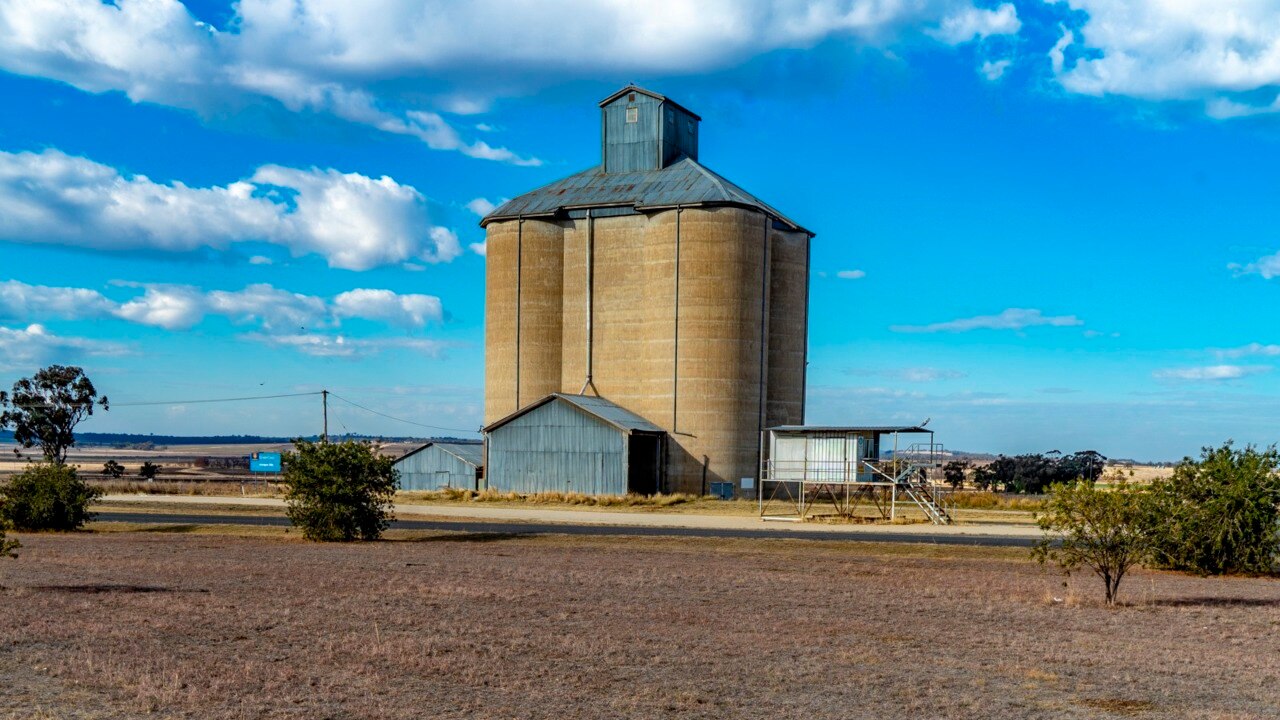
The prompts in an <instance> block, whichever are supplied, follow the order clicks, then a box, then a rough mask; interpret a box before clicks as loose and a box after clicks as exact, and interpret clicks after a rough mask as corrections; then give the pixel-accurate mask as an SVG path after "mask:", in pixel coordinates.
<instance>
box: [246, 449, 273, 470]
mask: <svg viewBox="0 0 1280 720" xmlns="http://www.w3.org/2000/svg"><path fill="white" fill-rule="evenodd" d="M249 472H260V473H278V472H280V453H278V452H256V453H254V454H252V455H250V456H249Z"/></svg>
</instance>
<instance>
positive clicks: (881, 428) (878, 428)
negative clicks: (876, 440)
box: [768, 425, 933, 435]
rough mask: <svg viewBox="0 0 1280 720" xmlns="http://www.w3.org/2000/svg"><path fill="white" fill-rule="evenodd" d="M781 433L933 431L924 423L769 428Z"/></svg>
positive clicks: (881, 433)
mask: <svg viewBox="0 0 1280 720" xmlns="http://www.w3.org/2000/svg"><path fill="white" fill-rule="evenodd" d="M768 429H769V430H770V431H772V432H780V433H797V434H802V433H850V434H854V433H863V434H870V433H876V434H879V435H890V434H892V433H928V434H930V435H932V434H933V431H932V430H930V429H928V428H926V427H925V426H923V425H778V426H776V427H771V428H768Z"/></svg>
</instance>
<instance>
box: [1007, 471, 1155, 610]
mask: <svg viewBox="0 0 1280 720" xmlns="http://www.w3.org/2000/svg"><path fill="white" fill-rule="evenodd" d="M1149 517H1150V515H1149V511H1148V502H1147V498H1146V497H1145V496H1144V494H1143V492H1142V490H1140V489H1138V488H1135V487H1133V486H1131V485H1128V484H1127V483H1125V482H1123V481H1121V482H1120V483H1119V484H1117V485H1116V486H1115V487H1114V488H1112V489H1110V490H1104V489H1102V488H1100V487H1098V486H1097V485H1096V484H1094V483H1092V482H1089V481H1087V480H1080V481H1077V482H1074V483H1067V484H1056V485H1053V486H1052V487H1051V488H1050V491H1049V499H1048V500H1047V501H1046V503H1045V511H1044V512H1043V513H1041V514H1039V515H1037V517H1036V520H1037V522H1039V524H1040V529H1041V530H1042V531H1044V536H1043V537H1042V538H1041V540H1040V541H1039V542H1038V543H1037V544H1036V546H1035V548H1034V549H1033V550H1032V557H1034V558H1035V559H1036V560H1039V561H1040V562H1041V563H1044V562H1048V561H1054V562H1057V563H1058V564H1059V565H1061V566H1062V568H1063V569H1064V570H1066V571H1067V572H1071V571H1072V570H1074V569H1076V568H1078V567H1081V566H1084V567H1087V568H1089V569H1090V570H1092V571H1093V572H1094V573H1095V574H1097V576H1098V577H1099V578H1101V579H1102V582H1103V584H1104V585H1105V586H1106V602H1107V604H1108V605H1112V604H1114V603H1115V601H1116V595H1117V593H1118V592H1119V591H1120V581H1121V580H1123V579H1124V576H1125V574H1126V573H1127V572H1129V568H1131V567H1132V566H1134V565H1136V564H1138V563H1139V562H1141V561H1142V559H1143V557H1145V556H1146V554H1147V552H1148V549H1149V547H1150V543H1149V539H1148V531H1147V522H1148V518H1149Z"/></svg>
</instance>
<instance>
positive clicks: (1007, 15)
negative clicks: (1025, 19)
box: [928, 3, 1022, 45]
mask: <svg viewBox="0 0 1280 720" xmlns="http://www.w3.org/2000/svg"><path fill="white" fill-rule="evenodd" d="M1021 29H1022V23H1021V22H1020V21H1019V20H1018V11H1017V10H1015V9H1014V7H1013V4H1012V3H1004V4H1003V5H1001V6H999V7H997V8H996V9H994V10H984V9H982V8H976V7H967V8H963V9H961V10H959V11H957V12H955V13H954V14H952V15H949V16H947V17H946V18H943V20H942V23H941V24H939V25H938V27H937V28H934V29H931V30H929V31H928V32H929V34H930V35H932V36H934V37H936V38H938V39H939V40H941V41H943V42H945V43H947V44H948V45H959V44H961V43H965V42H969V41H970V40H974V39H981V38H985V37H989V36H991V35H1014V34H1017V32H1018V31H1019V30H1021Z"/></svg>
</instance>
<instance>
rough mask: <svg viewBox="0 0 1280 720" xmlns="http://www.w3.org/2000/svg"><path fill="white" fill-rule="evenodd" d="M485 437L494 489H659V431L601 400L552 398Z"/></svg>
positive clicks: (661, 438) (500, 422) (662, 438)
mask: <svg viewBox="0 0 1280 720" xmlns="http://www.w3.org/2000/svg"><path fill="white" fill-rule="evenodd" d="M484 432H485V438H486V441H487V443H488V457H487V463H486V464H487V466H488V467H487V471H486V482H487V485H488V487H489V488H492V489H494V490H498V491H501V492H517V493H522V494H532V493H540V492H564V493H571V492H572V493H584V494H587V495H625V494H627V493H639V494H643V495H651V494H653V493H656V492H658V491H659V490H660V489H661V488H662V486H663V482H662V481H663V478H662V472H663V468H664V467H665V466H666V463H664V462H663V459H664V453H665V451H666V449H665V445H664V442H665V438H666V432H664V431H663V430H662V428H660V427H658V426H657V425H654V424H653V423H651V422H649V421H648V420H645V419H644V418H642V417H640V416H639V415H636V414H635V413H633V412H631V411H630V410H626V409H624V408H621V407H619V406H618V405H616V404H614V403H612V402H610V401H608V400H606V399H604V398H601V397H595V396H590V395H568V394H564V393H554V394H552V395H548V396H546V397H544V398H542V399H541V400H538V401H537V402H535V403H533V404H531V405H527V406H525V407H524V408H521V409H520V410H518V411H516V412H514V413H512V414H511V415H508V416H507V417H504V418H502V419H501V420H498V421H497V422H494V423H493V424H491V425H489V426H488V427H486V428H485V429H484Z"/></svg>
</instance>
